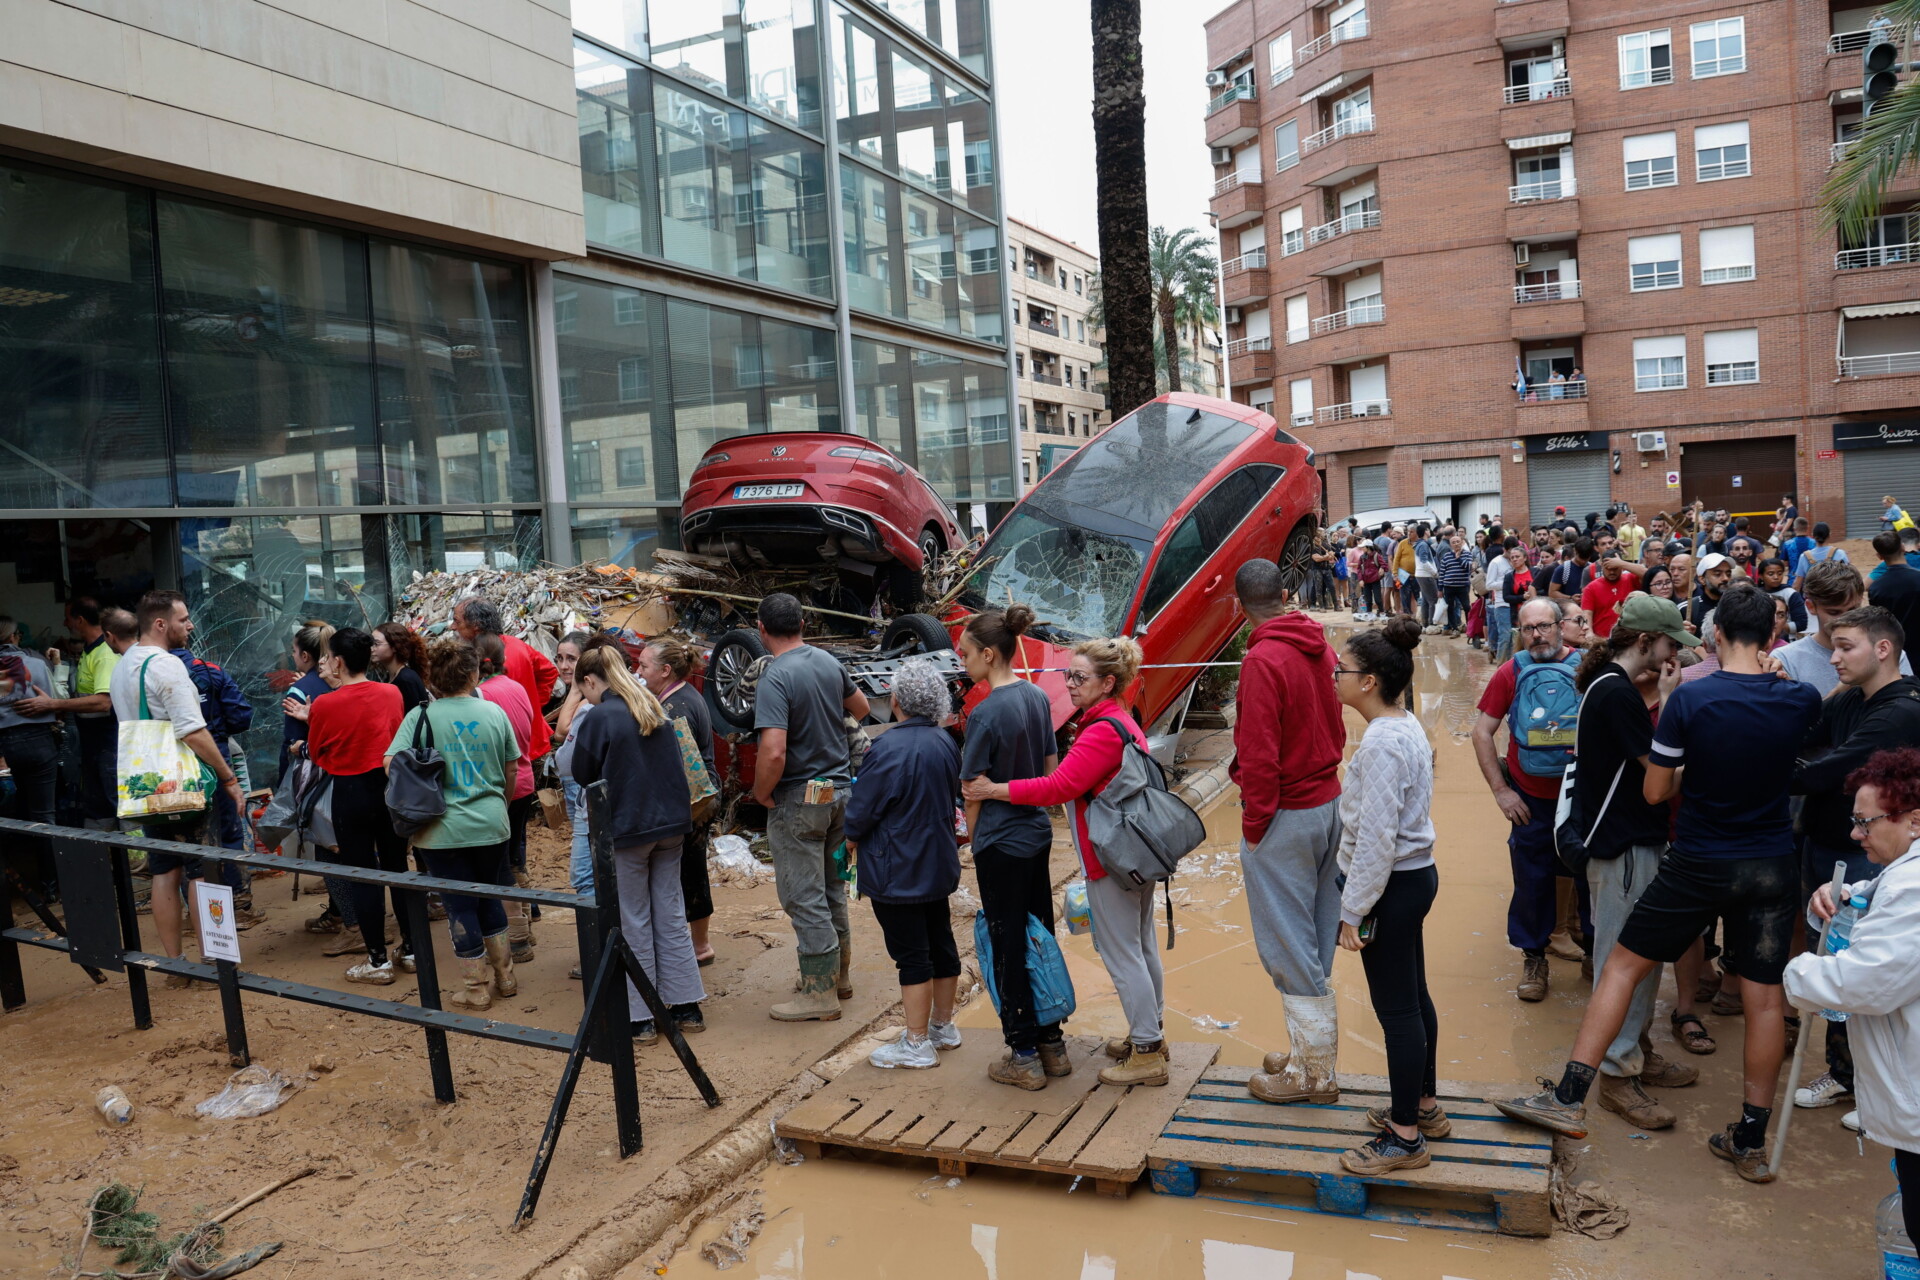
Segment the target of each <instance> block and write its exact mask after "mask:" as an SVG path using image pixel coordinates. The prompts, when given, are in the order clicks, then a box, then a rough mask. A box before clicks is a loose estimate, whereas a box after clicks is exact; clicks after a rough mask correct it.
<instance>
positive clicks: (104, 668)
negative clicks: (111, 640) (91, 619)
mask: <svg viewBox="0 0 1920 1280" xmlns="http://www.w3.org/2000/svg"><path fill="white" fill-rule="evenodd" d="M119 661H120V655H119V654H117V653H115V652H114V651H113V646H112V645H110V644H108V643H107V638H106V637H105V636H101V637H100V638H99V639H98V640H95V641H94V642H93V643H92V644H90V645H88V646H87V649H86V652H85V653H82V654H81V655H80V663H79V670H78V671H77V672H76V673H75V675H74V682H73V696H74V697H76V698H90V697H92V696H93V695H94V694H96V693H106V692H108V691H109V689H108V686H109V684H110V682H111V681H112V679H113V668H114V666H115V664H117V663H118V662H119Z"/></svg>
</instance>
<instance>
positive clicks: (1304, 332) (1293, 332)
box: [1287, 322, 1313, 346]
mask: <svg viewBox="0 0 1920 1280" xmlns="http://www.w3.org/2000/svg"><path fill="white" fill-rule="evenodd" d="M1309 324H1311V322H1309ZM1312 336H1313V330H1312V329H1311V328H1310V327H1302V328H1299V329H1289V330H1287V345H1288V346H1292V345H1293V344H1294V343H1296V342H1305V341H1306V340H1307V339H1308V338H1311V337H1312Z"/></svg>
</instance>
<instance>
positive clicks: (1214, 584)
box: [1201, 573, 1223, 591]
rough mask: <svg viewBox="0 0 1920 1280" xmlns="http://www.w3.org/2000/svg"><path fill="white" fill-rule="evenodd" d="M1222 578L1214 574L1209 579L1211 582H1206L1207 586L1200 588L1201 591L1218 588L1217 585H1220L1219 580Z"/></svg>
mask: <svg viewBox="0 0 1920 1280" xmlns="http://www.w3.org/2000/svg"><path fill="white" fill-rule="evenodd" d="M1222 576H1223V575H1221V574H1217V573H1216V574H1214V575H1213V577H1212V579H1211V580H1209V581H1208V583H1207V585H1206V586H1205V587H1202V588H1201V590H1203V591H1211V590H1213V589H1214V588H1215V587H1217V586H1219V585H1220V579H1221V577H1222Z"/></svg>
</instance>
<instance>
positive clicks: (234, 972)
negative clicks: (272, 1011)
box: [213, 960, 253, 1067]
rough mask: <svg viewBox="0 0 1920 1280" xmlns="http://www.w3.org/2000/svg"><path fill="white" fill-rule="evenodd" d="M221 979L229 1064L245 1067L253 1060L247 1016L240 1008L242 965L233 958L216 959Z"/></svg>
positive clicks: (222, 1015)
mask: <svg viewBox="0 0 1920 1280" xmlns="http://www.w3.org/2000/svg"><path fill="white" fill-rule="evenodd" d="M213 968H214V972H215V973H216V974H217V975H218V976H219V981H220V1016H221V1017H222V1018H224V1019H225V1020H226V1024H227V1065H228V1066H232V1067H244V1066H246V1065H247V1064H248V1063H250V1062H252V1061H253V1058H252V1057H251V1056H250V1055H249V1054H248V1052H247V1018H246V1015H245V1014H244V1013H243V1012H241V1009H240V967H239V966H238V965H236V964H234V962H233V961H231V960H215V961H214V962H213Z"/></svg>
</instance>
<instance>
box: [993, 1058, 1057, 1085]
mask: <svg viewBox="0 0 1920 1280" xmlns="http://www.w3.org/2000/svg"><path fill="white" fill-rule="evenodd" d="M987 1079H989V1080H991V1081H993V1082H994V1083H995V1084H1010V1085H1012V1086H1013V1087H1014V1088H1016V1089H1029V1090H1033V1089H1044V1088H1046V1087H1047V1073H1046V1070H1045V1069H1044V1068H1042V1067H1041V1065H1040V1055H1039V1054H1037V1053H1026V1054H1018V1053H1014V1052H1013V1051H1012V1050H1011V1049H1009V1050H1008V1051H1007V1052H1006V1054H1005V1055H1004V1056H1003V1057H1001V1058H999V1059H998V1060H996V1061H995V1062H994V1064H993V1065H992V1066H990V1067H988V1068H987Z"/></svg>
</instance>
